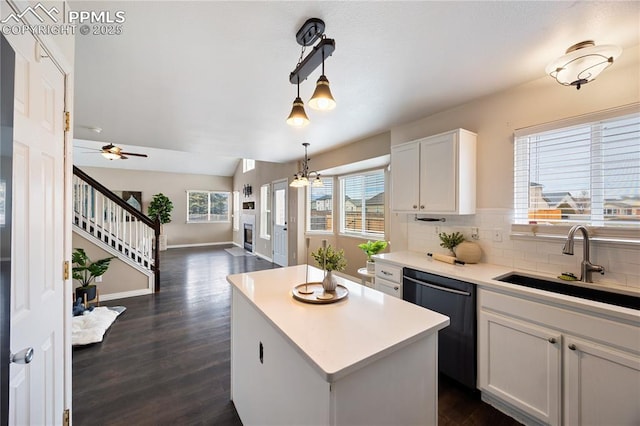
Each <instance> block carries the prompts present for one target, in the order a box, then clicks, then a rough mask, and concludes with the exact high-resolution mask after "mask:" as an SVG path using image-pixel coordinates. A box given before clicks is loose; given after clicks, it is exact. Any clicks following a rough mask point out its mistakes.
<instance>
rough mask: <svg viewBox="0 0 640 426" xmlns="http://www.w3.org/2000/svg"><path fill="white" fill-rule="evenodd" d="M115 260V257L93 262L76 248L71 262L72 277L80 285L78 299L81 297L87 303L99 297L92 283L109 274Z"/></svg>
mask: <svg viewBox="0 0 640 426" xmlns="http://www.w3.org/2000/svg"><path fill="white" fill-rule="evenodd" d="M113 258H115V256H111V257H105V258H104V259H100V260H96V261H91V259H89V256H88V255H87V253H86V252H85V251H84V249H81V248H76V249H74V250H73V253H72V254H71V261H72V262H73V267H72V276H73V279H74V280H76V281H78V282H79V283H80V287H78V288H76V296H75V297H76V298H78V297H80V298H81V299H82V300H83V301H85V302H86V301H88V300H93V299H95V298H96V297H97V295H98V289H97V288H96V285H95V284H92V283H93V281H94V280H95V279H96V278H97V277H100V276H102V275H103V274H104V273H105V272H107V269H109V264H110V263H111V259H113Z"/></svg>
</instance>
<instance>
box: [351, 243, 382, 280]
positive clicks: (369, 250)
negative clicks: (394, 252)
mask: <svg viewBox="0 0 640 426" xmlns="http://www.w3.org/2000/svg"><path fill="white" fill-rule="evenodd" d="M387 244H388V243H387V242H386V241H383V240H381V241H367V242H366V243H362V244H358V248H360V249H362V251H364V252H365V254H366V255H367V272H369V273H372V274H373V273H374V272H375V271H376V270H375V264H374V261H373V257H371V256H373V255H375V254H378V253H380V252H381V251H382V250H384V249H386V248H387Z"/></svg>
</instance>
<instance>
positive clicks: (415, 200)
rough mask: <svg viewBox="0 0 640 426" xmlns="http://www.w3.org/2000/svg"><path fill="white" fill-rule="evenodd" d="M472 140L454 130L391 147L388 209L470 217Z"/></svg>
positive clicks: (473, 176)
mask: <svg viewBox="0 0 640 426" xmlns="http://www.w3.org/2000/svg"><path fill="white" fill-rule="evenodd" d="M476 137H477V136H476V134H475V133H472V132H469V131H467V130H464V129H457V130H453V131H450V132H446V133H441V134H439V135H435V136H430V137H427V138H423V139H418V140H415V141H412V142H408V143H405V144H402V145H396V146H393V147H391V210H392V211H394V212H403V213H438V214H474V213H475V212H476Z"/></svg>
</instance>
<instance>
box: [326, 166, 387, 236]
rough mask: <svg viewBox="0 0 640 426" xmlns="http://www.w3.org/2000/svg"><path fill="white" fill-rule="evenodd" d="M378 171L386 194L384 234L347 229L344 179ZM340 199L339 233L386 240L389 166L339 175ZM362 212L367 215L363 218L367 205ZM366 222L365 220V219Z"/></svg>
mask: <svg viewBox="0 0 640 426" xmlns="http://www.w3.org/2000/svg"><path fill="white" fill-rule="evenodd" d="M378 173H382V178H383V185H384V194H385V204H384V207H383V212H382V213H383V215H384V216H383V232H382V234H377V233H370V232H366V231H363V232H351V231H346V230H345V229H344V220H345V209H344V192H345V190H344V181H345V179H348V178H352V177H355V176H367V175H373V174H378ZM337 179H338V188H339V189H338V200H339V210H340V223H339V225H338V229H337V230H336V231H337V234H338V235H340V236H344V237H352V238H362V239H366V240H376V241H379V240H386V233H387V226H386V223H387V204H386V200H387V197H388V190H387V188H388V174H387V168H386V167H383V168H376V169H372V170H366V171H361V172H356V173H350V174H346V175H342V176H338V177H337ZM334 199H335V191H334ZM334 206H335V202H334ZM361 214H363V215H365V216H363V219H365V218H366V205H365V209H364V210H362V211H361ZM363 223H364V220H363Z"/></svg>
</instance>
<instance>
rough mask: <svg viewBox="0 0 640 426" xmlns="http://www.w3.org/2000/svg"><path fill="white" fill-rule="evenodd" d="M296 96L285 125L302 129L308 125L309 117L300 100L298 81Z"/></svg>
mask: <svg viewBox="0 0 640 426" xmlns="http://www.w3.org/2000/svg"><path fill="white" fill-rule="evenodd" d="M297 87H298V96H297V97H296V98H295V99H294V100H293V108H291V114H289V117H288V118H287V124H288V125H290V126H293V127H304V126H306V125H307V124H309V117H307V113H306V112H305V111H304V103H303V102H302V99H300V80H299V79H298V84H297Z"/></svg>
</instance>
